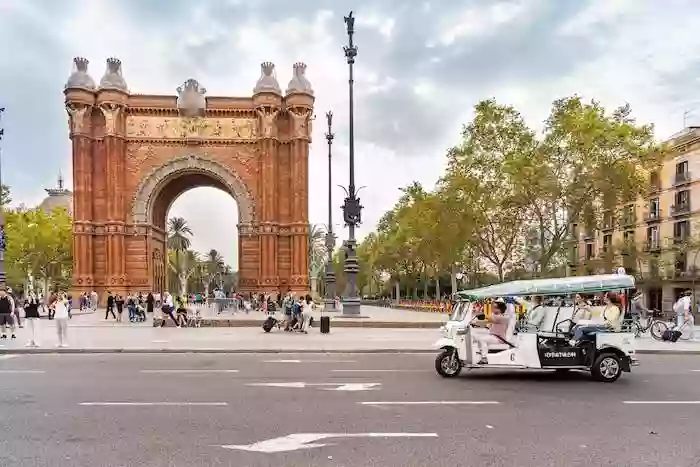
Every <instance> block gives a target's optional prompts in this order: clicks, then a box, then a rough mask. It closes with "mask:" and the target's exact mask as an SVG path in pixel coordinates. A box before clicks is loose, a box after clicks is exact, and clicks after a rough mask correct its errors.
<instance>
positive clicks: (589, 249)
mask: <svg viewBox="0 0 700 467" xmlns="http://www.w3.org/2000/svg"><path fill="white" fill-rule="evenodd" d="M594 256H595V251H593V244H592V243H586V261H590V260H592V259H593V257H594Z"/></svg>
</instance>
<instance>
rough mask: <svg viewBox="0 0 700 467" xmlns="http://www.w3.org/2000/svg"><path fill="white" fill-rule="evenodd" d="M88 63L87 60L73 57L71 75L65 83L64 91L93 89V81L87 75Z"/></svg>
mask: <svg viewBox="0 0 700 467" xmlns="http://www.w3.org/2000/svg"><path fill="white" fill-rule="evenodd" d="M89 63H90V62H89V61H88V59H87V58H83V57H75V58H74V59H73V73H71V75H70V77H69V78H68V81H67V82H66V86H65V88H66V89H71V88H83V89H90V90H92V89H95V81H93V79H92V78H91V77H90V75H88V72H87V69H88V64H89Z"/></svg>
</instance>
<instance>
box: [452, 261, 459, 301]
mask: <svg viewBox="0 0 700 467" xmlns="http://www.w3.org/2000/svg"><path fill="white" fill-rule="evenodd" d="M450 285H452V293H453V294H454V293H457V287H458V285H457V265H456V264H453V265H452V268H451V269H450Z"/></svg>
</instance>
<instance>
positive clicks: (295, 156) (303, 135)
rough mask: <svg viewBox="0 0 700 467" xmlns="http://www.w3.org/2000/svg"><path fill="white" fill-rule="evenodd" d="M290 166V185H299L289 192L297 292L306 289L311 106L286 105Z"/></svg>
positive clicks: (294, 279)
mask: <svg viewBox="0 0 700 467" xmlns="http://www.w3.org/2000/svg"><path fill="white" fill-rule="evenodd" d="M289 118H290V123H291V131H290V157H289V160H290V169H291V178H292V186H295V187H302V188H303V189H300V190H297V191H295V192H294V193H293V194H292V196H293V197H292V205H291V216H290V217H291V220H292V222H291V225H290V235H291V237H290V238H291V250H292V261H291V266H292V267H291V269H292V274H291V275H292V277H291V289H292V290H293V291H295V292H297V293H308V292H309V203H308V190H307V189H306V187H308V185H309V173H308V157H309V139H310V122H311V120H310V119H311V109H310V108H308V107H305V106H293V107H290V108H289Z"/></svg>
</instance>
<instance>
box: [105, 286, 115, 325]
mask: <svg viewBox="0 0 700 467" xmlns="http://www.w3.org/2000/svg"><path fill="white" fill-rule="evenodd" d="M110 313H112V318H114V319H115V320H116V319H117V315H115V314H114V295H112V292H107V311H105V321H106V320H107V319H109V314H110Z"/></svg>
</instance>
